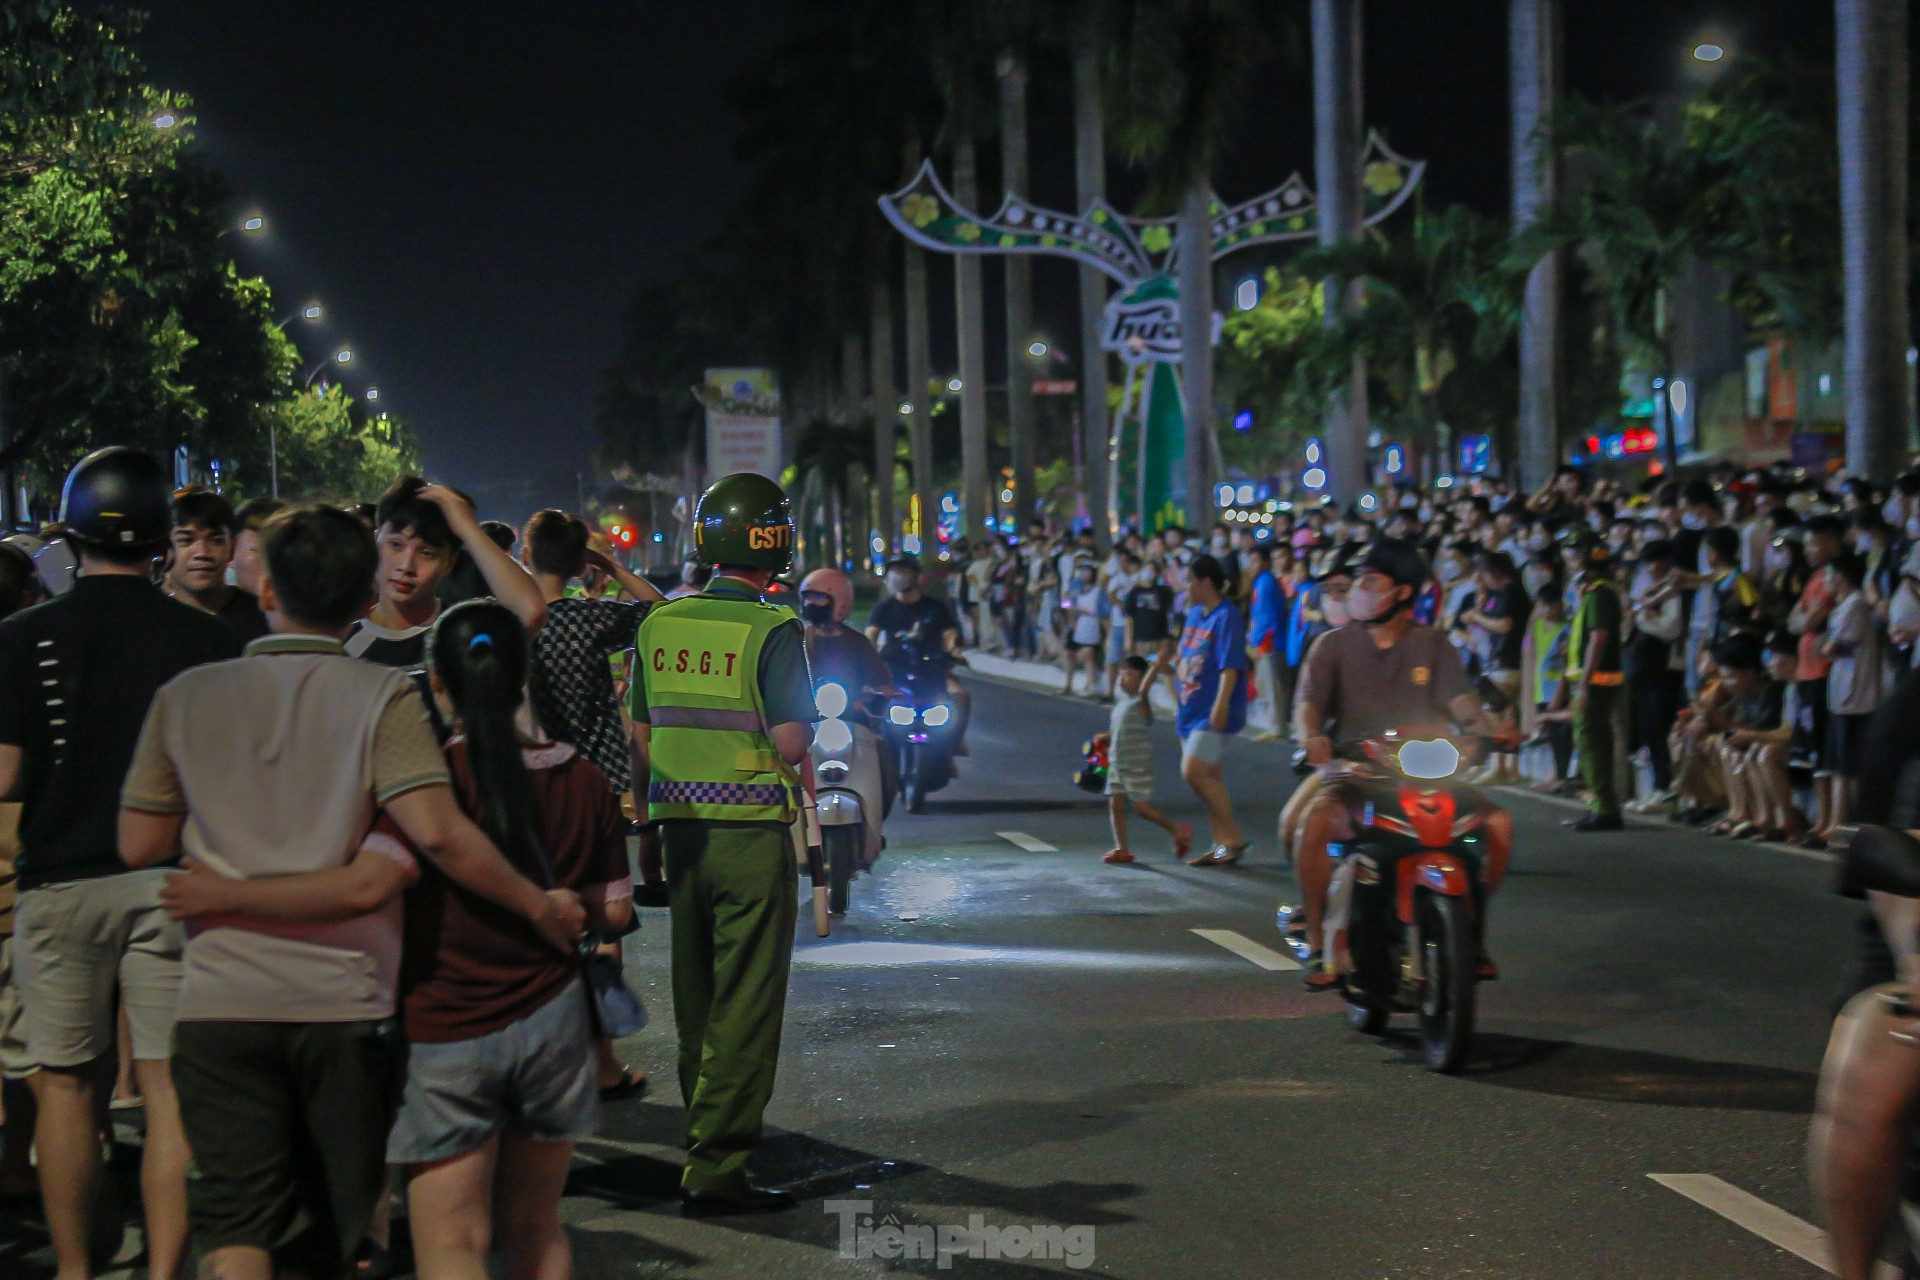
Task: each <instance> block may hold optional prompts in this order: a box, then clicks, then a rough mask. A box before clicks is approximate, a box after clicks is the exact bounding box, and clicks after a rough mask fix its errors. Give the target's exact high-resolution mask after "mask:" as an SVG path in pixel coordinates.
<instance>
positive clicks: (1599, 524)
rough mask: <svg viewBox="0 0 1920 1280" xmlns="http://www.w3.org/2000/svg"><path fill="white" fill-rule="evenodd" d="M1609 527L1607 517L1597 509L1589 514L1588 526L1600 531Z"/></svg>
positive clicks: (1596, 531)
mask: <svg viewBox="0 0 1920 1280" xmlns="http://www.w3.org/2000/svg"><path fill="white" fill-rule="evenodd" d="M1606 527H1607V520H1606V517H1605V516H1603V515H1601V514H1600V513H1599V512H1598V511H1595V512H1593V513H1591V514H1590V515H1588V516H1587V528H1589V529H1591V530H1593V531H1594V532H1595V533H1599V532H1600V531H1601V530H1603V529H1605V528H1606Z"/></svg>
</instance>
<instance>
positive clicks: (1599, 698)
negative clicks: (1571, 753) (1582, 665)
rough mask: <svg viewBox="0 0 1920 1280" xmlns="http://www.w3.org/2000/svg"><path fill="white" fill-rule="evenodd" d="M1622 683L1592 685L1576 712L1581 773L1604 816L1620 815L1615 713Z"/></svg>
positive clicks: (1575, 734) (1575, 738) (1596, 809)
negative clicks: (1614, 751)
mask: <svg viewBox="0 0 1920 1280" xmlns="http://www.w3.org/2000/svg"><path fill="white" fill-rule="evenodd" d="M1621 688H1622V686H1619V685H1593V686H1591V687H1590V688H1588V690H1587V705H1586V707H1585V708H1584V709H1582V708H1580V707H1579V706H1578V705H1576V706H1575V708H1574V712H1573V744H1574V746H1575V747H1576V748H1577V749H1578V750H1579V752H1580V776H1581V777H1582V778H1583V779H1585V780H1586V784H1587V790H1589V791H1591V792H1593V811H1594V812H1595V813H1597V814H1600V815H1601V816H1603V817H1607V816H1611V817H1618V816H1619V814H1620V785H1619V780H1618V779H1617V778H1615V777H1614V759H1613V734H1614V723H1613V721H1614V713H1615V711H1616V710H1617V709H1618V707H1619V703H1620V690H1621Z"/></svg>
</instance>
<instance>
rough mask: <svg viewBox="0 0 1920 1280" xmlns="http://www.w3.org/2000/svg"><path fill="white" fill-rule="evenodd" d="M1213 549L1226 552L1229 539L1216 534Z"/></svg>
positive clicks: (1223, 535)
mask: <svg viewBox="0 0 1920 1280" xmlns="http://www.w3.org/2000/svg"><path fill="white" fill-rule="evenodd" d="M1213 549H1214V550H1215V551H1225V550H1226V549H1227V538H1226V535H1225V534H1220V533H1216V534H1214V535H1213Z"/></svg>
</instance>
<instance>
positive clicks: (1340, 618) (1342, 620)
mask: <svg viewBox="0 0 1920 1280" xmlns="http://www.w3.org/2000/svg"><path fill="white" fill-rule="evenodd" d="M1320 612H1322V613H1324V614H1326V615H1327V625H1329V626H1334V627H1344V626H1346V625H1347V623H1349V622H1351V621H1352V620H1353V618H1352V615H1351V614H1349V613H1348V612H1347V602H1346V601H1345V600H1326V601H1323V602H1322V603H1321V606H1320Z"/></svg>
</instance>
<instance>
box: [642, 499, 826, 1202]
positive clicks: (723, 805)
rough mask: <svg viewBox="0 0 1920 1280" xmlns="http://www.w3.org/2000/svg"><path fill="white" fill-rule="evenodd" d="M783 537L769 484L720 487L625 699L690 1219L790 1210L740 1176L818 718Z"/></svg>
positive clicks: (763, 1071) (776, 1022) (754, 1112)
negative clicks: (648, 830)
mask: <svg viewBox="0 0 1920 1280" xmlns="http://www.w3.org/2000/svg"><path fill="white" fill-rule="evenodd" d="M793 534H794V529H793V516H792V514H791V512H790V510H789V508H788V505H787V496H786V494H785V493H783V492H782V491H781V489H780V486H779V485H777V484H775V483H774V482H773V481H771V480H769V479H767V478H766V477H764V476H758V475H752V474H749V473H739V474H735V475H730V476H725V477H723V478H721V479H720V480H718V481H716V482H715V483H714V485H713V487H712V488H710V489H708V490H707V492H706V493H705V494H704V495H702V497H701V499H700V503H699V506H698V507H697V508H696V509H695V512H694V546H695V550H696V552H697V554H698V555H699V557H700V560H701V562H702V563H705V564H709V565H712V566H713V569H714V575H713V578H712V580H711V581H709V582H708V584H707V587H706V589H705V590H704V591H702V592H700V593H699V594H698V595H691V596H685V597H682V598H680V599H678V600H670V601H668V602H666V603H665V604H660V605H656V606H654V608H653V611H652V612H651V613H649V614H648V615H647V617H646V619H645V620H644V621H643V622H642V623H641V624H640V638H639V644H638V646H637V657H638V666H639V670H638V672H637V678H636V679H635V680H634V681H633V682H632V684H631V685H630V688H629V693H628V707H629V709H630V710H631V711H632V713H633V760H634V792H635V794H636V795H640V794H644V795H645V796H646V798H647V814H648V817H649V818H651V819H652V820H653V821H654V822H656V823H658V824H659V830H660V838H661V846H662V852H663V854H664V857H665V863H666V875H667V892H668V898H669V905H670V906H671V908H672V911H673V1005H674V1021H675V1023H676V1029H677V1031H678V1033H679V1037H680V1093H681V1096H682V1098H684V1099H685V1101H686V1107H687V1166H686V1171H685V1173H684V1175H683V1176H682V1178H681V1191H680V1194H681V1207H682V1211H683V1212H684V1213H686V1214H687V1215H689V1216H694V1217H705V1216H710V1215H717V1214H727V1213H751V1212H764V1211H767V1210H772V1209H784V1208H787V1207H789V1206H790V1205H791V1204H792V1203H793V1196H792V1195H791V1193H789V1192H784V1191H777V1190H773V1189H770V1188H762V1187H757V1186H753V1185H750V1184H749V1183H748V1182H747V1179H746V1171H745V1165H746V1161H747V1157H748V1156H750V1155H751V1154H752V1153H753V1150H754V1148H755V1147H756V1146H758V1145H759V1142H760V1135H761V1116H762V1113H763V1112H764V1111H765V1110H766V1106H767V1100H768V1098H769V1097H771V1096H772V1093H773V1077H774V1068H775V1065H776V1062H777V1059H778V1057H779V1053H780V1026H781V1020H782V1017H783V1015H784V1013H785V1006H786V998H787V974H788V970H789V967H790V963H791V960H792V953H793V926H794V912H795V908H796V885H795V881H796V879H797V875H798V870H797V867H796V865H795V862H794V854H793V845H792V838H791V834H790V828H791V825H792V823H793V820H794V818H795V816H796V815H797V814H798V812H799V810H800V806H801V803H802V784H801V776H800V770H801V769H802V768H804V767H806V763H805V762H806V759H807V747H808V744H809V741H810V738H811V724H812V721H813V720H814V718H815V717H814V707H813V682H812V680H811V678H810V676H809V675H808V671H807V656H806V642H805V639H804V637H803V635H802V632H801V628H800V624H799V622H798V621H797V620H796V619H795V618H794V616H793V614H792V613H791V612H790V611H788V610H786V609H782V608H779V607H777V606H774V605H771V604H768V603H766V602H765V601H764V600H763V599H762V593H763V592H765V590H766V588H767V584H768V582H770V581H771V580H772V579H773V577H774V575H776V574H780V573H784V572H786V570H787V569H788V567H789V566H790V565H791V564H792V561H793Z"/></svg>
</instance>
